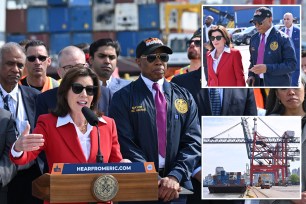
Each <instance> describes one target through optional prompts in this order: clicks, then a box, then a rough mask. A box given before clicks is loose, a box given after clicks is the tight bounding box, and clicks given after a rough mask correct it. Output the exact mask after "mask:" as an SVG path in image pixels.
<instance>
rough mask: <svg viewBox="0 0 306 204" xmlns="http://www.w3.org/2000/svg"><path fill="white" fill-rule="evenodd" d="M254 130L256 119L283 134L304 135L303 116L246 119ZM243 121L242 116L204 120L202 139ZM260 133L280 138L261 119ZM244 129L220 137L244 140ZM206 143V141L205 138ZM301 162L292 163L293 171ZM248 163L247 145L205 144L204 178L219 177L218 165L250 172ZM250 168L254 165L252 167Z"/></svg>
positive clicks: (230, 170) (206, 118)
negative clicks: (216, 172)
mask: <svg viewBox="0 0 306 204" xmlns="http://www.w3.org/2000/svg"><path fill="white" fill-rule="evenodd" d="M246 118H248V119H247V121H248V124H249V128H250V131H252V128H253V126H254V121H253V119H254V118H260V119H262V120H263V121H264V122H265V123H266V124H267V125H269V126H270V127H271V128H272V129H273V130H274V131H275V132H276V133H278V134H279V135H283V133H284V132H285V131H287V130H293V131H295V137H300V136H301V117H295V116H288V117H285V116H262V117H257V116H256V117H254V116H250V117H246ZM240 122H241V116H226V117H224V116H220V117H216V116H214V117H209V116H204V117H202V138H210V137H214V136H216V135H217V134H219V133H221V132H223V131H225V130H227V129H229V128H231V127H233V126H234V125H236V124H238V123H240ZM257 131H258V133H259V134H260V135H262V136H267V137H277V135H276V134H275V133H273V132H272V131H271V130H270V129H269V128H268V127H267V126H266V125H265V124H264V123H263V122H261V121H260V120H259V119H258V120H257ZM243 137H244V135H243V130H242V126H241V125H237V126H236V127H234V128H233V129H231V130H230V131H227V132H226V133H224V134H222V135H220V136H218V137H217V138H243ZM202 141H203V139H202ZM290 146H291V147H298V149H301V148H300V144H290ZM300 162H301V161H296V162H291V163H290V169H291V170H292V169H294V168H298V167H300ZM246 163H249V164H250V160H249V159H248V157H247V150H246V145H245V144H202V170H203V176H204V177H205V176H207V175H208V174H212V175H213V174H215V168H216V167H217V166H222V167H224V170H225V171H227V172H242V173H244V172H245V171H246ZM249 166H250V165H249Z"/></svg>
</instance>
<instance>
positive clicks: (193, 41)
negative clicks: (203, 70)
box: [186, 40, 201, 47]
mask: <svg viewBox="0 0 306 204" xmlns="http://www.w3.org/2000/svg"><path fill="white" fill-rule="evenodd" d="M192 43H194V45H195V46H196V47H200V46H201V40H188V41H187V43H186V45H187V47H190V45H191V44H192Z"/></svg>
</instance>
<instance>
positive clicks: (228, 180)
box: [208, 167, 246, 193]
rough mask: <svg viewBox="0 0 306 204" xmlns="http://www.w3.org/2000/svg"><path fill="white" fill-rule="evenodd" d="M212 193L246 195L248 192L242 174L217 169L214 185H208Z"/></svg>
mask: <svg viewBox="0 0 306 204" xmlns="http://www.w3.org/2000/svg"><path fill="white" fill-rule="evenodd" d="M208 190H209V192H210V193H244V192H245V191H246V184H245V180H244V179H243V178H241V172H226V171H224V169H223V168H222V167H217V168H216V175H213V182H212V185H208Z"/></svg>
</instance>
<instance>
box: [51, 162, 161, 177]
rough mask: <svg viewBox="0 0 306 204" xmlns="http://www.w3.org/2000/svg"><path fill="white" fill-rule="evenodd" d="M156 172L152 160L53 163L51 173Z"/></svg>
mask: <svg viewBox="0 0 306 204" xmlns="http://www.w3.org/2000/svg"><path fill="white" fill-rule="evenodd" d="M98 173H156V170H155V167H154V163H153V162H145V163H141V162H134V163H82V164H68V163H55V164H53V168H52V172H51V174H98Z"/></svg>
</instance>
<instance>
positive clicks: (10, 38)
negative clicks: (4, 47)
mask: <svg viewBox="0 0 306 204" xmlns="http://www.w3.org/2000/svg"><path fill="white" fill-rule="evenodd" d="M25 39H26V36H25V35H13V34H7V35H6V42H16V43H19V42H20V41H22V40H25Z"/></svg>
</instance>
